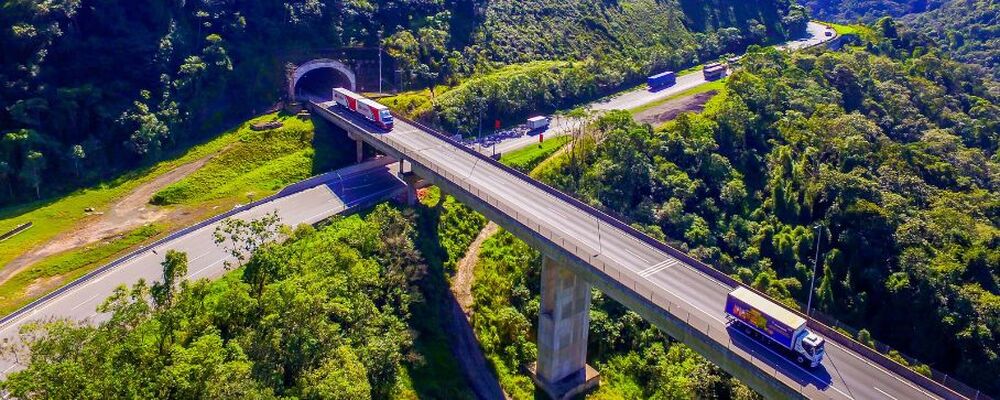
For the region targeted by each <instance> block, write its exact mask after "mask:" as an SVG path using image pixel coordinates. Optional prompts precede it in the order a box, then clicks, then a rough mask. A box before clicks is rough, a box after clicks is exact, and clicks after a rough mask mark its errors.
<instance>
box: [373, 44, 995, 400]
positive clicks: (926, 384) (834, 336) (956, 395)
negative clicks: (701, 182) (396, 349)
mask: <svg viewBox="0 0 1000 400" xmlns="http://www.w3.org/2000/svg"><path fill="white" fill-rule="evenodd" d="M824 43H825V42H824ZM393 117H395V118H396V119H397V120H400V121H403V122H406V123H408V124H410V125H413V126H415V127H417V128H419V129H421V130H423V131H425V132H427V133H429V134H432V135H434V136H436V137H437V138H438V139H440V140H442V141H445V142H447V143H449V144H451V145H453V146H455V147H457V148H459V149H461V150H462V151H464V152H466V153H468V154H470V155H472V156H473V157H476V158H478V159H479V160H481V161H483V162H486V163H489V164H490V165H492V166H494V167H496V168H499V169H501V170H502V171H504V172H507V173H509V174H511V175H513V176H514V177H516V178H519V179H521V180H522V181H525V182H526V183H528V184H530V185H533V186H535V187H536V188H539V189H541V190H543V191H545V192H546V193H548V194H550V195H552V196H555V197H556V198H559V199H560V200H563V201H566V202H568V203H570V204H571V205H573V206H574V207H577V208H579V209H582V210H584V211H585V212H587V213H588V214H590V215H593V216H595V217H597V218H599V219H600V220H602V221H604V222H605V223H607V224H609V225H611V226H614V227H616V228H618V229H619V230H622V231H623V232H625V233H626V234H629V235H631V236H633V237H635V238H636V239H639V240H640V241H642V242H644V243H645V244H647V245H649V246H651V247H653V248H655V249H658V250H660V251H663V252H665V253H667V254H669V255H671V256H672V257H674V258H677V259H679V260H681V261H683V262H685V263H687V264H688V265H691V266H692V267H694V268H695V269H697V270H698V271H700V272H702V273H704V274H706V275H708V276H710V277H712V278H714V279H716V280H718V281H720V282H722V283H724V284H726V285H729V286H731V287H737V286H742V287H746V288H748V289H750V290H752V291H754V292H756V293H758V294H761V295H763V296H765V297H767V298H769V296H767V295H766V294H764V293H761V292H760V291H758V290H756V289H754V288H752V287H749V286H748V285H745V284H743V283H742V282H739V281H737V280H736V279H734V278H732V277H731V276H729V275H727V274H725V273H723V272H722V271H719V270H717V269H715V268H712V267H711V266H709V265H707V264H704V263H702V262H701V261H698V260H696V259H694V258H692V257H690V256H688V255H687V254H685V253H684V252H682V251H680V250H677V249H675V248H673V247H671V246H670V245H667V244H665V243H662V242H660V241H658V240H656V239H654V238H652V237H650V236H649V235H646V234H644V233H642V232H640V231H638V230H636V229H635V228H632V227H631V226H629V225H628V224H626V223H624V222H622V221H621V220H619V219H616V218H614V217H612V216H610V215H608V213H606V212H604V211H602V210H598V209H597V208H595V207H593V206H591V205H589V204H586V203H584V202H582V201H580V200H578V199H576V198H575V197H572V196H570V195H568V194H566V193H563V192H562V191H559V190H557V189H555V188H553V187H551V186H549V185H546V184H544V183H542V182H539V181H537V180H535V179H533V178H531V177H529V176H527V175H526V174H524V173H522V172H520V171H517V170H515V169H513V168H510V167H507V166H506V165H504V164H501V163H500V162H499V161H497V160H494V159H492V158H490V157H487V156H484V155H482V154H480V153H478V152H476V151H474V150H472V149H470V148H468V147H466V146H464V145H462V144H461V143H459V142H457V141H455V140H454V139H452V138H450V137H449V136H447V135H444V134H442V133H440V132H438V131H437V130H435V129H432V128H430V127H428V126H426V125H424V124H422V123H420V122H417V121H413V120H411V119H409V118H407V117H405V116H403V115H399V114H397V113H393ZM359 129H364V128H360V127H359ZM411 162H412V160H411ZM425 167H426V166H425ZM529 226H530V225H529ZM539 229H540V228H539ZM584 259H586V258H584ZM789 310H790V311H791V312H793V313H795V314H797V315H799V316H801V317H803V318H805V319H806V321H807V324H808V326H809V328H812V329H813V330H815V331H816V332H818V333H820V334H822V335H824V336H825V337H826V338H827V339H829V340H833V341H834V342H836V343H838V344H840V345H842V346H844V347H846V348H848V349H850V350H852V351H854V352H856V353H859V354H861V355H862V356H864V357H865V358H867V359H868V360H870V361H872V362H874V363H875V364H878V365H879V366H881V367H883V368H886V369H888V370H889V371H892V372H893V373H895V374H897V375H899V376H902V377H904V378H906V379H907V380H909V381H911V382H914V383H916V384H917V385H919V386H920V387H922V388H924V389H926V390H929V391H931V392H932V393H934V394H937V395H939V396H942V397H944V398H946V399H961V398H969V399H979V400H988V399H989V397H988V396H986V395H985V394H982V393H981V392H979V391H978V390H975V389H971V388H970V387H969V386H967V385H965V384H962V385H960V386H959V385H953V386H949V385H947V384H946V382H938V381H936V380H934V379H931V378H929V377H927V376H924V375H921V374H919V373H917V372H916V371H914V370H912V369H910V368H909V367H906V366H904V365H902V364H900V363H898V362H896V361H895V360H893V359H891V358H889V357H888V356H886V355H884V354H882V353H880V352H878V351H876V350H875V349H872V348H870V347H868V346H866V345H864V344H862V343H859V342H858V341H856V340H854V338H852V337H849V336H847V335H844V334H843V333H841V332H839V331H837V330H835V329H833V328H831V327H829V326H827V325H826V324H824V323H822V322H820V321H818V320H816V319H814V318H811V317H809V316H806V315H805V314H803V313H802V312H800V311H799V310H794V309H789ZM720 312H721V311H720ZM951 382H954V379H952V380H951ZM966 388H968V389H966ZM970 390H975V392H970Z"/></svg>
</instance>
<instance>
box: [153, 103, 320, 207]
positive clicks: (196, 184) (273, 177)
mask: <svg viewBox="0 0 1000 400" xmlns="http://www.w3.org/2000/svg"><path fill="white" fill-rule="evenodd" d="M272 119H277V120H279V121H281V122H282V123H283V124H284V126H283V127H281V128H278V129H273V130H267V131H261V132H258V131H254V130H252V129H250V127H251V126H252V124H254V123H257V122H259V121H270V120H272ZM227 135H236V136H238V137H239V141H237V142H236V143H234V144H232V145H230V146H229V147H227V148H225V149H224V150H222V151H221V152H220V153H219V154H218V155H216V156H215V157H214V158H212V159H211V160H210V161H209V162H208V163H206V164H205V165H204V166H203V167H202V168H200V169H199V170H198V171H196V172H195V173H193V174H191V175H189V176H187V177H186V178H184V179H182V180H180V181H178V182H175V183H173V184H171V185H170V186H167V187H165V188H163V189H162V190H160V191H159V192H157V193H156V194H154V195H153V197H152V199H151V200H150V202H151V203H153V204H157V205H169V204H191V203H196V202H201V201H205V200H214V199H219V198H224V197H243V196H244V195H246V194H247V193H249V192H254V193H255V194H256V195H257V196H259V197H263V196H264V195H266V194H267V193H272V192H275V191H277V190H279V189H281V188H282V187H284V186H285V185H288V184H291V183H294V182H296V181H299V180H302V179H305V178H308V177H309V176H312V175H313V174H314V166H315V164H316V163H318V162H320V160H318V159H317V149H316V148H314V142H315V141H314V131H313V128H312V123H311V122H308V121H301V120H299V119H298V118H294V117H291V116H278V115H275V114H270V115H265V116H262V117H259V118H256V119H254V120H251V121H250V122H248V123H245V124H243V126H241V127H240V128H238V129H236V130H235V131H231V132H229V133H227Z"/></svg>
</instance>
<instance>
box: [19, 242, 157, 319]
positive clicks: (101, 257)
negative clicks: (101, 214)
mask: <svg viewBox="0 0 1000 400" xmlns="http://www.w3.org/2000/svg"><path fill="white" fill-rule="evenodd" d="M163 232H164V229H163V225H162V224H154V225H146V226H142V227H139V228H136V229H133V230H130V231H128V232H125V233H122V234H120V235H116V236H115V237H112V238H108V239H107V240H105V241H101V242H98V243H94V244H91V245H88V246H85V247H83V248H80V249H75V250H71V251H67V252H64V253H60V254H57V255H54V256H51V257H49V258H46V259H45V260H42V261H40V262H38V263H36V264H34V265H32V266H31V268H29V269H27V270H24V271H22V272H21V273H19V274H16V275H14V276H12V277H11V278H10V279H9V280H7V281H6V282H4V283H3V284H0V314H2V315H7V314H10V313H12V312H14V311H15V310H17V309H18V308H20V307H22V306H24V305H26V304H28V303H30V302H31V301H33V300H35V299H37V298H39V297H41V296H43V295H45V294H46V293H48V292H49V291H51V290H53V289H55V288H57V287H60V286H63V285H65V284H66V283H69V282H71V281H73V280H74V279H76V278H79V277H81V276H83V275H84V274H86V273H88V272H90V271H92V270H94V269H96V268H97V267H99V266H101V265H104V264H107V263H109V262H111V261H113V260H115V259H116V258H118V257H120V256H122V255H125V254H126V253H128V252H129V251H130V250H132V249H133V248H136V247H138V246H140V245H142V244H143V243H147V242H150V241H152V240H153V238H155V237H156V236H159V235H160V234H161V233H163Z"/></svg>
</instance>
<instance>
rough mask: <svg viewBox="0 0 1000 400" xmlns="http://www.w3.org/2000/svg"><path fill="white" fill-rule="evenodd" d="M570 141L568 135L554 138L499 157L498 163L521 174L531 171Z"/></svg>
mask: <svg viewBox="0 0 1000 400" xmlns="http://www.w3.org/2000/svg"><path fill="white" fill-rule="evenodd" d="M571 139H572V137H570V136H568V135H563V136H556V137H554V138H550V139H548V140H545V141H543V142H542V143H539V144H535V145H532V146H528V147H524V148H520V149H517V150H514V151H512V152H509V153H504V154H503V155H501V156H500V162H502V163H504V164H506V165H507V166H509V167H512V168H515V169H517V170H520V171H522V172H527V171H531V169H532V168H535V166H537V165H538V164H540V163H541V162H542V161H545V159H546V158H549V156H551V155H552V154H553V153H555V152H556V151H558V150H559V149H561V148H562V147H563V146H564V145H566V143H569V141H570V140H571Z"/></svg>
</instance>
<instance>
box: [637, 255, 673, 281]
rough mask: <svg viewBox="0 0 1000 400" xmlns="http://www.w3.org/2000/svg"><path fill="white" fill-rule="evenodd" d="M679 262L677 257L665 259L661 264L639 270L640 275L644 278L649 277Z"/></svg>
mask: <svg viewBox="0 0 1000 400" xmlns="http://www.w3.org/2000/svg"><path fill="white" fill-rule="evenodd" d="M677 262H678V261H677V259H675V258H669V259H666V260H664V261H663V262H661V263H659V264H655V265H653V266H651V267H649V268H646V269H644V270H642V271H640V272H639V276H641V277H643V278H646V277H649V276H650V275H653V274H655V273H657V272H660V271H663V270H665V269H667V268H670V267H673V266H674V265H675V264H677Z"/></svg>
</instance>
